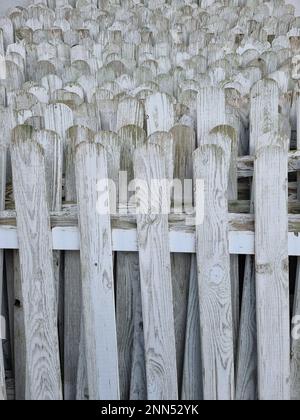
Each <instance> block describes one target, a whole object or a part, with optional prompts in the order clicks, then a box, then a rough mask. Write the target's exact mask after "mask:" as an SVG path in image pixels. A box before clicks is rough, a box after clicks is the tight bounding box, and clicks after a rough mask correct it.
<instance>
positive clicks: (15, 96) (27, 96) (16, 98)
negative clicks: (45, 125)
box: [7, 90, 39, 111]
mask: <svg viewBox="0 0 300 420" xmlns="http://www.w3.org/2000/svg"><path fill="white" fill-rule="evenodd" d="M7 100H8V105H9V106H12V107H13V108H14V109H15V110H16V111H20V110H21V109H31V108H33V107H34V105H36V104H37V103H38V102H39V101H38V99H37V98H36V97H35V96H34V95H33V94H32V93H30V92H28V91H26V90H16V91H12V92H9V93H8V97H7Z"/></svg>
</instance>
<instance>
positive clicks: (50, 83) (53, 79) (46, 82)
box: [40, 74, 63, 95]
mask: <svg viewBox="0 0 300 420" xmlns="http://www.w3.org/2000/svg"><path fill="white" fill-rule="evenodd" d="M40 82H41V85H42V86H43V87H44V88H45V89H46V90H47V92H48V94H49V95H50V94H51V92H53V91H55V90H58V89H62V87H63V82H62V80H61V78H60V77H59V76H57V75H56V74H47V75H46V76H44V77H42V78H41V81H40Z"/></svg>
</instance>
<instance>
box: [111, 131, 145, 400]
mask: <svg viewBox="0 0 300 420" xmlns="http://www.w3.org/2000/svg"><path fill="white" fill-rule="evenodd" d="M118 136H119V138H120V144H121V165H120V170H121V171H126V172H127V182H128V184H129V183H130V182H132V181H133V179H134V169H133V155H134V151H135V149H136V148H137V147H140V146H142V145H143V144H144V142H145V139H146V133H145V132H144V130H142V129H141V128H140V127H138V126H136V125H127V126H124V127H122V128H121V129H120V130H119V131H118ZM128 198H129V199H130V197H128ZM121 204H125V203H122V202H121ZM124 296H126V299H124ZM116 298H117V333H118V346H119V367H120V388H121V399H128V398H129V397H130V399H134V400H138V399H141V400H142V399H145V398H146V397H147V389H146V388H147V387H146V373H145V348H144V335H143V318H142V304H141V290H140V273H139V257H138V254H135V253H129V252H122V253H118V254H117V297H116Z"/></svg>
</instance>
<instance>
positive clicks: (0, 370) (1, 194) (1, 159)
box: [0, 142, 7, 400]
mask: <svg viewBox="0 0 300 420" xmlns="http://www.w3.org/2000/svg"><path fill="white" fill-rule="evenodd" d="M6 156H7V146H6V145H4V144H2V142H0V209H1V210H4V206H5V185H6ZM3 258H4V253H3V251H0V298H1V300H0V313H2V311H1V310H2V309H1V308H2V290H3V274H4V272H3V269H4V264H3V263H4V259H3ZM2 333H3V332H2ZM3 338H4V337H3ZM5 399H6V387H5V370H4V361H3V351H2V340H1V337H0V400H5Z"/></svg>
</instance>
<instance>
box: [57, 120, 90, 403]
mask: <svg viewBox="0 0 300 420" xmlns="http://www.w3.org/2000/svg"><path fill="white" fill-rule="evenodd" d="M93 136H94V133H93V131H91V130H90V129H88V128H86V127H83V126H73V127H70V128H69V130H68V131H67V136H66V138H67V145H66V175H65V199H66V201H67V202H73V203H75V202H76V201H77V193H76V179H75V178H76V177H75V149H76V146H77V145H78V144H80V143H81V142H84V141H91V140H92V139H93ZM82 326H83V323H82V292H81V268H80V254H79V252H76V251H73V252H72V251H71V252H65V264H64V398H65V399H66V400H74V399H76V395H77V393H78V389H83V390H85V388H86V381H87V379H86V377H84V373H86V367H84V368H82V369H81V367H79V362H83V363H85V358H86V356H85V346H84V345H83V341H84V331H81V328H82ZM80 344H82V345H81V346H80ZM79 371H80V372H82V373H81V374H80V373H79ZM79 379H80V380H82V383H78V380H79ZM84 392H85V391H83V393H84Z"/></svg>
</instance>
